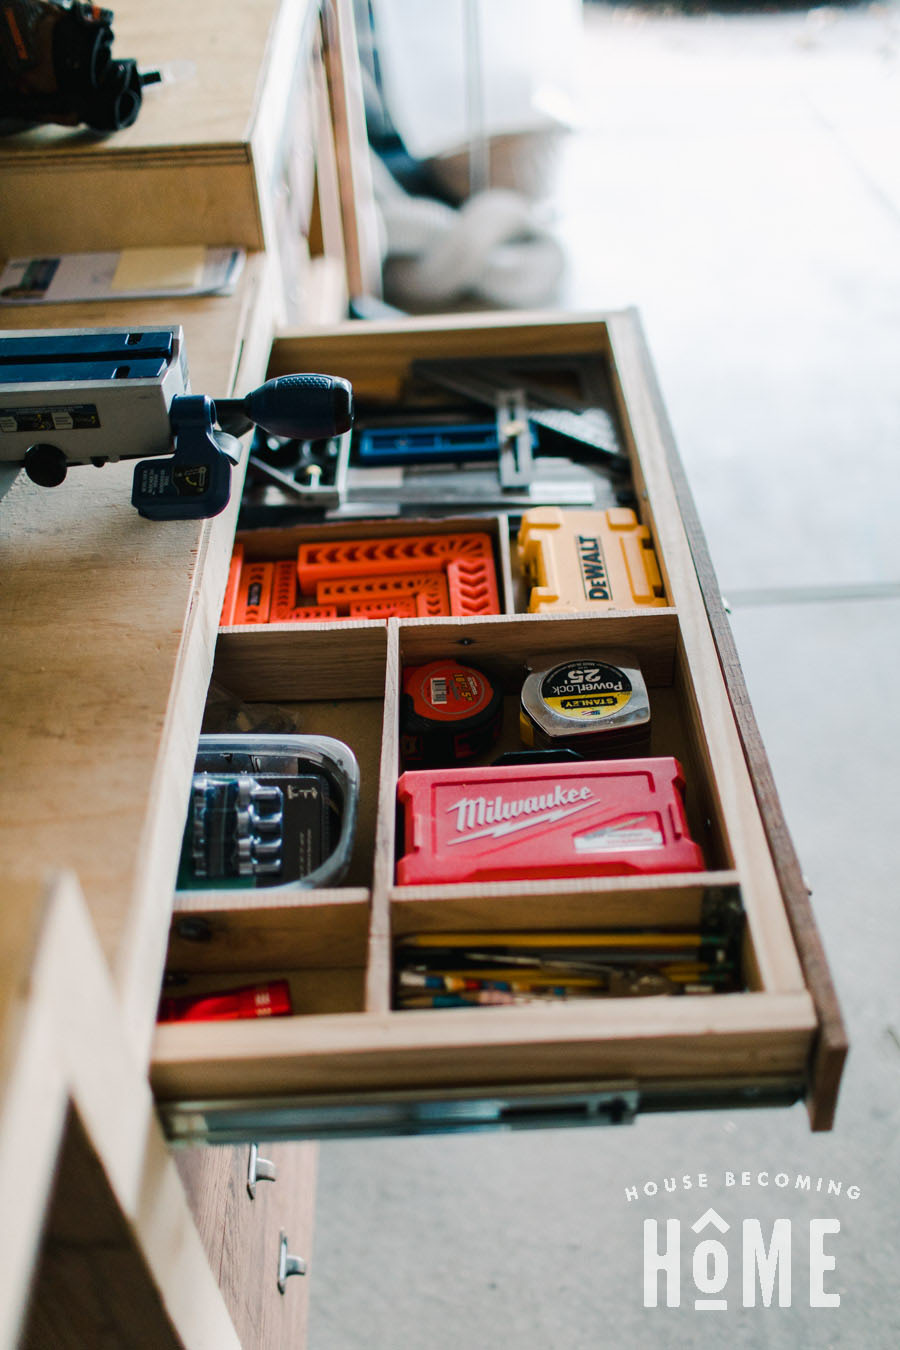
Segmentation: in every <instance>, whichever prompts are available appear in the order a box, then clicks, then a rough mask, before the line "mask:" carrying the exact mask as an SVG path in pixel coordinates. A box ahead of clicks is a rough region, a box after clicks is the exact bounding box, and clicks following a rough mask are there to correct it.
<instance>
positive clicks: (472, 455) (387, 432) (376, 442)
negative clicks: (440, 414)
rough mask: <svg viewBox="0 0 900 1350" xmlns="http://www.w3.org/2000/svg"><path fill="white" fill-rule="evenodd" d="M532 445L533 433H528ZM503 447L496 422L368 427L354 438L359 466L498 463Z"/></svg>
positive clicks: (533, 442) (533, 441) (533, 440)
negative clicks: (485, 461)
mask: <svg viewBox="0 0 900 1350" xmlns="http://www.w3.org/2000/svg"><path fill="white" fill-rule="evenodd" d="M531 436H532V444H535V443H536V441H535V436H534V432H533V431H532V433H531ZM501 449H502V447H501V445H500V440H499V437H498V435H497V423H496V422H461V423H458V424H456V425H453V426H440V425H435V426H427V425H426V426H417V427H407V426H394V427H367V428H366V429H365V430H363V431H359V432H358V433H357V436H356V453H357V457H358V459H359V463H360V464H364V465H367V466H369V467H371V466H374V465H391V464H440V463H448V462H450V463H452V462H453V461H454V460H461V459H497V457H498V456H499V454H500V451H501Z"/></svg>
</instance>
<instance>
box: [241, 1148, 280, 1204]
mask: <svg viewBox="0 0 900 1350" xmlns="http://www.w3.org/2000/svg"><path fill="white" fill-rule="evenodd" d="M275 1176H276V1173H275V1164H274V1163H273V1162H270V1161H269V1159H268V1158H261V1157H260V1156H259V1149H258V1148H257V1146H256V1144H251V1145H250V1162H249V1165H248V1167H247V1190H248V1192H249V1195H250V1199H251V1200H255V1199H256V1183H257V1182H258V1181H274V1180H275Z"/></svg>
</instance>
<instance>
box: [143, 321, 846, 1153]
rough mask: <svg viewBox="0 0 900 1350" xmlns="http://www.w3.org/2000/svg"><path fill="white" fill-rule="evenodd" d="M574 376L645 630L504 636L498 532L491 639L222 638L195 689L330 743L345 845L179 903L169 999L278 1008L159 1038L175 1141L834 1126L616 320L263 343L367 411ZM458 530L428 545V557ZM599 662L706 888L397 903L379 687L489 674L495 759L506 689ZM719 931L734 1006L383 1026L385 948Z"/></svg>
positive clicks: (419, 622)
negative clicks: (339, 384) (667, 787)
mask: <svg viewBox="0 0 900 1350" xmlns="http://www.w3.org/2000/svg"><path fill="white" fill-rule="evenodd" d="M572 353H578V354H582V355H583V354H590V355H591V356H592V357H593V358H595V359H596V362H597V364H598V368H600V369H602V370H603V371H604V372H605V374H606V376H607V377H608V379H609V382H610V385H611V387H612V390H613V395H614V399H615V405H616V413H617V416H618V421H619V424H620V428H621V434H622V437H623V439H624V442H625V444H626V446H627V449H628V452H629V455H630V458H631V467H632V479H633V483H634V487H635V492H636V496H637V498H638V501H639V504H640V514H641V518H642V520H643V523H644V524H645V525H646V526H648V527H649V529H650V531H651V535H652V539H653V544H654V548H655V551H656V555H657V558H658V560H659V564H660V569H661V572H662V576H663V584H664V588H665V602H666V603H665V604H664V605H663V606H660V607H657V608H653V609H646V610H642V611H637V610H629V611H617V612H614V613H607V614H604V615H601V616H599V617H598V616H585V615H584V614H572V615H564V616H548V615H540V614H528V613H523V612H521V610H522V605H521V601H520V599H519V598H518V596H519V591H518V590H517V576H516V563H515V553H514V550H511V549H510V548H509V544H508V539H509V529H508V522H507V520H506V519H505V517H504V516H503V515H502V514H501V515H498V516H496V517H493V518H490V519H487V520H485V519H480V520H478V521H477V522H475V523H476V524H477V527H478V528H480V529H485V528H487V529H488V530H489V531H490V532H491V535H492V538H493V540H494V547H495V550H496V555H497V561H498V563H499V573H500V576H501V584H502V591H503V602H504V603H503V606H502V608H503V610H504V612H502V613H500V614H498V615H495V616H484V617H467V618H400V619H398V618H390V619H388V620H386V621H385V620H374V619H373V620H359V621H346V622H341V623H314V624H309V623H305V624H302V625H297V624H293V625H291V624H270V625H264V626H243V627H236V628H231V629H228V630H224V631H222V632H221V633H220V638H219V643H218V648H217V655H216V666H215V672H214V680H215V681H216V682H218V683H219V684H220V685H222V686H225V687H226V688H227V689H228V690H229V691H230V693H231V694H233V695H236V696H237V697H238V698H240V699H242V700H245V701H247V702H248V703H251V704H252V703H257V702H262V703H277V704H280V705H283V706H284V707H286V708H287V709H289V710H290V712H291V714H292V715H293V716H294V718H295V721H296V726H297V729H298V730H301V731H304V732H315V733H319V734H324V735H333V736H337V737H339V738H340V739H342V740H344V741H345V742H347V743H348V744H349V745H350V746H351V748H352V749H353V750H354V751H355V753H356V755H357V758H358V760H359V763H360V768H361V781H362V788H361V799H360V813H359V826H358V830H357V836H356V842H355V846H354V850H353V857H352V861H351V865H350V868H349V872H348V874H347V877H346V878H345V880H344V882H343V883H342V884H341V885H340V886H338V887H333V888H328V889H321V890H306V891H302V890H301V891H297V892H295V893H291V894H289V895H285V894H284V893H279V894H270V895H269V896H268V897H267V896H266V893H265V891H256V892H246V891H234V890H232V891H205V892H193V893H189V894H181V895H179V897H178V898H177V902H176V907H175V913H174V917H173V924H172V935H171V942H170V950H169V962H168V966H169V970H170V972H175V971H177V972H179V977H180V979H181V980H182V983H183V985H184V987H186V988H188V989H190V990H192V991H193V990H197V991H202V990H204V989H208V988H212V987H215V986H216V985H217V984H218V985H219V986H221V985H222V984H223V982H227V981H229V980H230V981H231V983H237V982H239V980H242V981H243V982H245V983H246V982H249V981H251V980H253V979H256V978H267V977H268V976H269V975H271V973H273V972H275V973H277V974H278V975H280V976H286V977H287V978H288V979H289V980H290V984H291V991H292V995H293V1007H294V1015H292V1016H290V1017H285V1018H273V1019H267V1020H261V1021H246V1022H240V1021H239V1022H228V1023H214V1022H208V1023H182V1024H168V1025H163V1026H160V1027H159V1028H158V1030H157V1034H156V1041H155V1048H154V1062H153V1068H152V1081H153V1086H154V1090H155V1093H156V1097H157V1101H158V1104H159V1108H160V1111H161V1114H162V1118H163V1122H164V1124H165V1127H166V1129H167V1130H168V1132H169V1134H170V1136H171V1137H172V1138H173V1139H174V1140H184V1141H192V1142H196V1141H197V1140H202V1139H208V1140H211V1141H213V1140H217V1141H223V1142H224V1141H234V1140H238V1139H261V1138H264V1137H291V1136H297V1137H321V1136H327V1135H334V1134H353V1133H415V1132H425V1131H436V1130H448V1129H454V1128H473V1127H475V1128H486V1127H490V1126H501V1127H513V1126H525V1125H536V1124H548V1123H559V1124H566V1125H573V1124H579V1123H583V1124H589V1123H600V1122H604V1121H620V1120H627V1119H629V1118H631V1116H632V1115H633V1114H634V1112H635V1111H636V1110H639V1109H640V1110H648V1109H649V1110H656V1109H670V1108H676V1107H691V1108H694V1107H701V1106H723V1105H727V1106H728V1107H729V1108H732V1107H736V1106H741V1105H748V1106H749V1105H755V1104H758V1105H764V1104H773V1103H788V1102H791V1101H795V1100H797V1099H798V1098H799V1097H802V1096H805V1097H806V1099H807V1101H808V1105H809V1110H810V1116H811V1121H812V1124H813V1128H817V1129H825V1128H828V1127H829V1126H830V1123H831V1119H832V1116H833V1111H834V1104H835V1099H836V1094H837V1088H838V1083H839V1079H840V1073H841V1066H842V1063H843V1058H844V1054H845V1050H846V1046H845V1040H844V1033H843V1027H842V1024H841V1019H840V1013H839V1011H838V1008H837V1005H836V1003H835V999H834V994H833V990H832V986H831V982H830V977H829V975H828V970H827V966H826V965H825V962H824V958H823V955H822V952H821V947H820V944H819V940H818V935H817V933H816V930H815V925H814V922H813V920H812V917H811V913H810V909H809V903H808V896H807V893H806V889H805V886H804V884H803V881H802V878H801V876H800V872H799V868H798V865H797V862H796V858H795V857H794V854H793V851H792V848H791V844H790V841H789V839H788V837H787V834H786V831H785V827H784V822H783V818H782V816H781V813H780V810H779V806H778V802H777V798H776V795H775V792H774V788H773V785H772V782H771V776H770V773H769V770H768V765H767V762H766V759H765V754H764V751H763V750H762V747H761V745H760V742H759V736H758V733H757V731H756V728H755V724H754V721H753V717H752V713H751V711H750V709H749V706H748V703H747V698H746V691H745V689H744V686H743V682H742V678H741V674H740V667H739V665H738V662H737V659H736V656H735V652H734V648H733V644H732V640H731V637H730V632H729V630H728V626H727V621H726V620H725V617H724V614H723V611H722V606H721V601H720V599H719V597H718V594H717V591H716V586H715V579H714V577H713V574H712V570H711V568H710V565H709V560H708V556H707V553H706V550H705V545H704V543H703V539H702V535H701V534H700V532H699V529H698V527H697V523H696V519H695V514H694V510H693V506H692V504H691V500H690V495H689V492H688V490H687V487H686V484H685V482H684V477H683V473H682V470H681V467H680V464H679V461H678V459H677V455H676V453H675V450H674V446H673V444H672V439H671V435H670V433H669V430H668V427H667V423H666V420H665V415H664V412H663V410H662V406H661V403H660V399H659V396H658V392H657V389H656V386H655V382H654V377H653V374H652V370H651V368H650V365H649V362H648V359H647V355H646V351H645V348H644V345H643V339H642V336H641V332H640V327H639V324H638V321H637V319H636V316H635V315H634V314H633V313H632V312H625V313H616V314H608V315H603V316H598V317H593V316H590V317H585V318H579V319H577V320H573V319H565V318H561V317H552V316H526V317H519V316H516V317H514V318H511V317H510V316H486V317H482V316H476V317H467V318H466V319H465V321H464V322H463V321H461V320H458V319H451V320H448V319H446V318H441V319H433V320H416V321H404V322H403V323H402V324H382V323H377V324H365V325H345V326H342V327H341V328H340V329H337V330H333V331H327V332H316V333H315V334H314V335H310V336H295V337H294V336H292V337H285V338H282V339H281V340H279V341H278V342H277V343H276V344H275V348H274V350H273V357H272V363H271V366H270V373H271V374H273V375H277V374H282V373H286V372H288V371H291V370H304V369H321V370H328V371H332V372H333V373H335V374H340V375H343V376H345V377H346V378H348V379H350V380H351V381H352V383H353V385H354V389H355V391H356V394H357V397H358V398H359V397H366V396H368V397H380V398H384V399H391V398H395V397H397V396H399V393H400V390H401V387H402V384H403V381H404V379H405V377H406V374H407V372H408V369H409V366H410V363H411V361H412V360H413V359H421V358H423V357H424V358H441V357H454V356H466V357H472V356H475V357H478V356H488V355H496V354H504V355H509V356H524V355H529V356H531V355H538V356H546V357H548V358H553V357H557V356H560V355H562V354H572ZM469 524H470V525H472V524H473V522H472V521H469ZM420 525H421V523H420ZM458 525H459V522H458V521H452V520H447V521H441V522H436V521H433V520H432V521H429V522H428V528H429V530H433V529H439V530H440V529H445V530H449V529H453V528H457V527H458ZM398 528H400V529H402V530H405V531H406V532H414V531H415V529H416V524H415V522H408V521H407V522H404V523H403V524H402V525H401V526H399V527H398V525H397V522H393V524H389V523H388V522H385V521H380V522H378V523H377V525H375V526H373V525H372V523H371V522H366V523H365V524H362V523H360V522H355V523H354V524H353V526H352V527H350V528H348V526H347V524H346V523H345V524H343V525H342V526H341V527H340V529H339V528H338V527H337V526H335V525H330V524H329V525H322V526H316V525H304V526H302V527H297V528H294V529H290V530H286V531H273V532H271V533H268V534H267V533H265V532H253V533H251V534H249V535H247V536H246V540H245V547H246V549H247V550H248V553H249V555H250V556H257V557H272V556H278V555H280V556H283V557H289V556H291V554H292V552H293V551H294V550H295V548H296V545H297V541H298V540H299V539H308V538H310V537H316V536H317V534H320V533H321V532H323V531H324V534H325V535H326V536H327V535H328V534H332V535H333V534H339V535H340V536H341V537H346V536H347V535H348V534H355V536H356V537H366V536H367V535H371V534H373V533H375V534H377V533H381V534H384V533H389V532H392V531H393V532H397V529H398ZM598 647H599V648H610V647H613V648H627V649H630V650H632V651H634V652H635V653H637V655H638V656H639V658H640V663H641V668H642V669H643V671H644V675H645V678H646V680H647V684H648V687H649V693H650V701H651V706H652V714H653V732H652V748H651V753H652V754H653V755H674V756H676V757H677V758H678V759H679V761H680V762H681V764H682V765H683V768H684V772H685V780H686V783H687V793H686V807H687V814H688V821H689V825H690V829H691V832H692V835H693V837H694V838H695V839H696V840H697V842H698V843H700V844H701V846H702V849H703V853H704V860H705V864H704V865H705V868H706V870H704V871H702V872H692V873H681V874H672V875H665V876H660V875H655V876H649V877H642V876H625V877H623V876H606V877H603V876H588V877H585V876H582V877H577V878H566V879H562V878H559V879H554V878H550V879H543V880H520V881H497V882H492V883H490V884H481V885H473V884H462V883H456V884H432V885H427V886H419V885H397V884H396V873H395V863H396V858H397V854H398V848H399V841H398V821H397V809H396V800H397V794H396V788H397V780H398V776H399V774H400V772H401V769H402V765H401V760H400V726H399V707H400V699H399V693H400V678H401V670H402V669H403V667H404V666H407V665H414V664H420V663H422V662H424V661H426V660H432V659H436V658H438V657H441V656H447V655H450V656H455V657H457V658H458V659H460V660H464V661H465V660H471V662H472V664H473V665H476V666H480V667H481V668H482V669H484V670H486V671H488V672H489V673H490V674H491V676H492V677H493V678H494V679H495V681H496V682H498V683H499V684H500V685H501V686H502V688H503V691H504V695H505V701H506V704H507V715H506V716H505V718H504V731H503V733H502V743H503V745H502V748H514V747H515V746H517V745H518V736H517V731H516V721H517V717H516V710H517V705H518V695H519V690H520V687H521V682H522V678H523V671H524V669H525V665H526V662H528V661H530V660H533V659H534V658H535V657H538V658H540V657H544V656H548V657H549V656H552V655H553V654H555V653H557V652H560V651H571V650H575V649H580V650H583V649H585V648H588V649H592V648H598ZM736 903H737V904H740V905H741V906H742V907H743V911H744V914H745V929H744V939H743V954H742V984H743V987H742V988H741V989H740V991H738V992H730V993H712V994H706V995H705V996H704V997H691V996H684V997H680V998H672V997H660V998H645V999H637V998H624V999H614V998H607V999H598V1000H594V1001H587V1000H573V1001H570V1002H561V1003H558V1004H551V1003H547V1004H535V1003H529V1004H527V1005H525V1006H516V1007H497V1008H489V1009H488V1008H453V1009H427V1010H415V1011H410V1010H404V1011H395V1010H393V1008H392V981H393V971H392V961H393V950H394V942H395V941H396V939H397V938H398V937H402V936H404V935H407V934H411V933H423V932H434V933H453V932H458V931H460V930H463V931H468V930H475V929H477V930H480V931H508V930H513V931H517V930H522V931H524V930H528V931H530V930H533V929H536V928H548V927H552V928H554V929H561V930H572V931H574V930H579V929H585V928H598V927H604V926H609V927H611V928H616V927H627V926H629V925H635V924H641V925H648V926H650V925H658V926H660V927H666V926H670V925H693V924H697V923H698V922H699V920H700V919H701V917H702V916H703V915H704V914H705V913H709V912H711V911H712V910H715V908H716V906H723V905H724V906H728V905H734V904H736ZM237 977H239V979H238V978H237Z"/></svg>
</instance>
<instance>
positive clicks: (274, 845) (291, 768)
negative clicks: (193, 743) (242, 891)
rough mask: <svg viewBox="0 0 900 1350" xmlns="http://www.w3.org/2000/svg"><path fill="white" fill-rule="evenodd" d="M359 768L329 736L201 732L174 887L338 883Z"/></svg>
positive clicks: (350, 834) (348, 847)
mask: <svg viewBox="0 0 900 1350" xmlns="http://www.w3.org/2000/svg"><path fill="white" fill-rule="evenodd" d="M358 801H359V767H358V765H357V762H356V758H355V756H354V754H353V752H352V751H351V750H350V748H349V747H348V746H346V745H344V744H343V742H342V741H338V740H335V739H334V738H333V737H330V736H272V735H232V736H201V737H200V743H199V747H198V750H197V757H196V761H195V764H194V777H193V781H192V784H191V800H190V806H189V809H188V819H187V824H186V826H185V832H184V840H183V843H182V852H181V866H180V869H179V875H178V886H179V889H181V890H195V889H208V888H215V889H224V888H232V887H251V888H252V887H265V888H267V889H270V890H271V889H274V890H291V889H296V888H298V887H300V888H311V887H315V886H327V885H335V884H336V883H337V882H338V881H340V879H341V877H342V876H343V875H344V873H345V872H346V870H347V867H348V865H349V862H350V855H351V851H352V848H353V839H354V835H355V829H356V815H357V806H358Z"/></svg>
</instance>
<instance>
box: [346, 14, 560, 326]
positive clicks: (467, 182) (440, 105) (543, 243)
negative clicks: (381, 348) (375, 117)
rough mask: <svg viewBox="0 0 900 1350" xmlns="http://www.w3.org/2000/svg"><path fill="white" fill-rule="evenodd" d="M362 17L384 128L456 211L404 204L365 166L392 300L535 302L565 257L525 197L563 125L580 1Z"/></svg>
mask: <svg viewBox="0 0 900 1350" xmlns="http://www.w3.org/2000/svg"><path fill="white" fill-rule="evenodd" d="M371 16H372V20H373V26H374V41H375V48H376V51H377V63H378V80H379V86H380V94H381V96H382V98H383V100H384V104H385V107H386V111H387V113H388V115H389V117H390V121H391V123H392V124H393V127H394V129H395V130H396V132H397V134H398V135H399V137H400V139H401V141H402V142H403V145H404V147H405V149H406V151H407V152H408V153H409V155H410V156H411V157H412V158H413V159H414V160H419V161H420V162H421V163H423V164H426V165H427V166H428V169H429V170H430V172H431V175H432V177H433V179H434V181H435V182H436V184H437V185H438V190H442V191H445V192H446V193H447V194H448V195H449V196H451V197H452V198H455V199H456V200H458V201H461V202H462V205H461V206H460V207H459V209H458V210H454V209H453V208H452V207H449V206H447V205H445V203H443V202H441V201H437V200H434V199H432V198H427V197H425V198H423V197H419V196H411V195H409V194H407V193H406V192H405V191H404V190H403V188H402V187H401V186H400V185H399V184H398V183H397V182H396V181H395V180H394V179H393V178H392V177H391V176H390V174H389V173H388V172H387V170H385V169H384V166H383V165H380V164H376V166H375V170H374V172H375V196H376V201H377V204H378V208H379V210H380V212H381V216H382V223H383V229H384V247H385V261H386V264H387V265H386V269H385V286H386V288H387V290H388V291H389V292H390V298H391V300H392V302H393V303H395V304H397V305H400V306H401V307H403V308H413V309H415V308H421V307H423V306H424V307H430V308H435V307H438V306H441V305H447V304H452V303H456V302H458V301H460V300H465V299H467V298H468V299H476V300H479V301H482V302H485V303H487V304H490V305H496V306H502V307H504V308H505V307H519V308H521V307H529V306H536V305H541V304H545V303H547V302H548V301H550V300H551V299H552V298H553V296H554V293H555V292H556V290H557V287H558V284H559V281H560V279H561V277H562V274H563V271H564V266H565V258H564V254H563V251H562V249H561V247H560V245H559V243H558V242H557V241H556V240H555V239H554V238H553V236H552V234H550V233H549V232H548V230H547V228H546V226H545V224H544V222H543V221H542V220H541V219H540V213H539V212H538V211H537V210H536V208H535V206H534V205H533V202H532V200H529V199H538V198H541V197H543V196H547V195H549V193H550V190H551V188H552V182H553V173H554V162H555V158H556V152H557V147H558V142H559V138H560V137H561V136H562V135H564V134H565V133H566V131H568V130H569V129H570V128H571V127H572V126H573V125H574V121H575V118H574V113H573V108H572V104H571V101H570V98H569V94H568V92H567V88H571V86H572V83H573V79H572V76H573V71H574V70H575V69H576V67H577V59H578V51H579V35H580V25H581V4H580V0H446V3H443V2H442V3H440V4H436V5H435V4H428V5H423V4H422V3H421V0H371Z"/></svg>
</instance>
